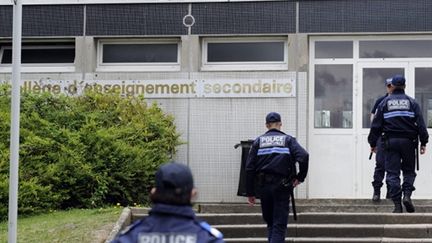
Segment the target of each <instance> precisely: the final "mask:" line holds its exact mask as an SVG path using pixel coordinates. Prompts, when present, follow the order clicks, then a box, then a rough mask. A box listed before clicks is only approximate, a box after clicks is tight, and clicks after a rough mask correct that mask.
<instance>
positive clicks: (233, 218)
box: [197, 212, 432, 225]
mask: <svg viewBox="0 0 432 243" xmlns="http://www.w3.org/2000/svg"><path fill="white" fill-rule="evenodd" d="M197 216H198V217H199V218H200V219H202V220H205V221H207V222H208V223H209V224H211V225H216V224H231V225H240V224H245V223H247V224H262V223H263V219H262V216H261V214H260V213H251V214H197ZM288 222H289V223H295V224H311V223H313V224H347V223H350V224H432V213H410V214H407V213H406V214H400V215H399V214H393V213H380V214H377V213H333V212H331V213H325V212H324V213H322V212H318V213H314V212H310V213H299V214H297V221H295V220H294V219H293V216H292V215H290V217H289V221H288Z"/></svg>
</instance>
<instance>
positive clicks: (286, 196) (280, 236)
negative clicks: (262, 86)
mask: <svg viewBox="0 0 432 243" xmlns="http://www.w3.org/2000/svg"><path fill="white" fill-rule="evenodd" d="M272 116H274V117H273V118H274V119H272ZM272 121H279V122H280V115H279V114H277V113H274V112H272V113H269V115H267V118H266V122H267V124H268V123H269V122H272ZM296 162H298V163H299V173H298V174H297V173H296V166H295V163H296ZM308 162H309V154H308V153H307V152H306V150H305V149H303V148H302V147H301V146H300V144H298V142H297V141H296V139H295V138H293V137H291V136H289V135H287V134H285V133H283V132H282V131H280V130H278V129H270V130H268V131H267V132H266V133H265V134H264V135H262V136H260V137H258V138H257V139H256V140H255V141H254V142H253V144H252V146H251V149H250V152H249V156H248V159H247V162H246V193H247V196H249V197H251V196H253V197H254V196H258V197H259V198H260V200H261V209H262V215H263V218H264V220H265V222H266V223H267V231H268V242H271V243H279V242H285V232H286V228H287V223H288V213H289V200H290V193H291V190H292V189H293V188H292V184H291V182H292V181H293V180H294V179H298V181H300V182H303V181H304V179H305V177H306V174H307V170H308ZM255 184H257V187H256V188H257V190H256V194H257V195H255Z"/></svg>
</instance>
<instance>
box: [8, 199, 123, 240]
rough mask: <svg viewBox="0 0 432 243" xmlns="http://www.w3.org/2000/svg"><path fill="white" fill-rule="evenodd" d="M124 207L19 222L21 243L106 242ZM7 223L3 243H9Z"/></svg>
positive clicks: (60, 214)
mask: <svg viewBox="0 0 432 243" xmlns="http://www.w3.org/2000/svg"><path fill="white" fill-rule="evenodd" d="M122 210H123V208H121V207H112V208H104V209H73V210H68V211H58V212H51V213H47V214H42V215H37V216H31V217H23V218H18V242H19V243H27V242H47V243H53V242H82V243H100V242H104V241H105V239H106V237H107V236H108V234H109V233H110V232H111V230H112V228H113V226H114V224H115V222H116V221H117V219H118V218H119V216H120V214H121V211H122ZM7 239H8V222H7V221H5V222H1V223H0V242H7Z"/></svg>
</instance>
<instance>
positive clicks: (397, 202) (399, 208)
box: [393, 198, 402, 213]
mask: <svg viewBox="0 0 432 243" xmlns="http://www.w3.org/2000/svg"><path fill="white" fill-rule="evenodd" d="M393 203H394V206H395V207H394V209H393V213H402V203H401V200H400V198H399V199H393Z"/></svg>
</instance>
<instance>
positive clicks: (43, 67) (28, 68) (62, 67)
mask: <svg viewBox="0 0 432 243" xmlns="http://www.w3.org/2000/svg"><path fill="white" fill-rule="evenodd" d="M37 43H43V44H41V45H37ZM50 43H56V44H60V45H50ZM1 44H2V45H1V46H0V61H1V60H2V58H3V54H4V51H5V50H12V43H11V42H10V41H7V42H1ZM26 49H27V50H28V49H33V50H35V49H73V50H74V52H75V56H74V61H73V62H71V63H22V64H21V71H22V72H23V73H30V72H31V73H46V72H75V63H76V43H75V40H73V41H52V40H37V41H34V40H31V41H23V42H22V46H21V50H26ZM10 72H12V63H0V73H10Z"/></svg>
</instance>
